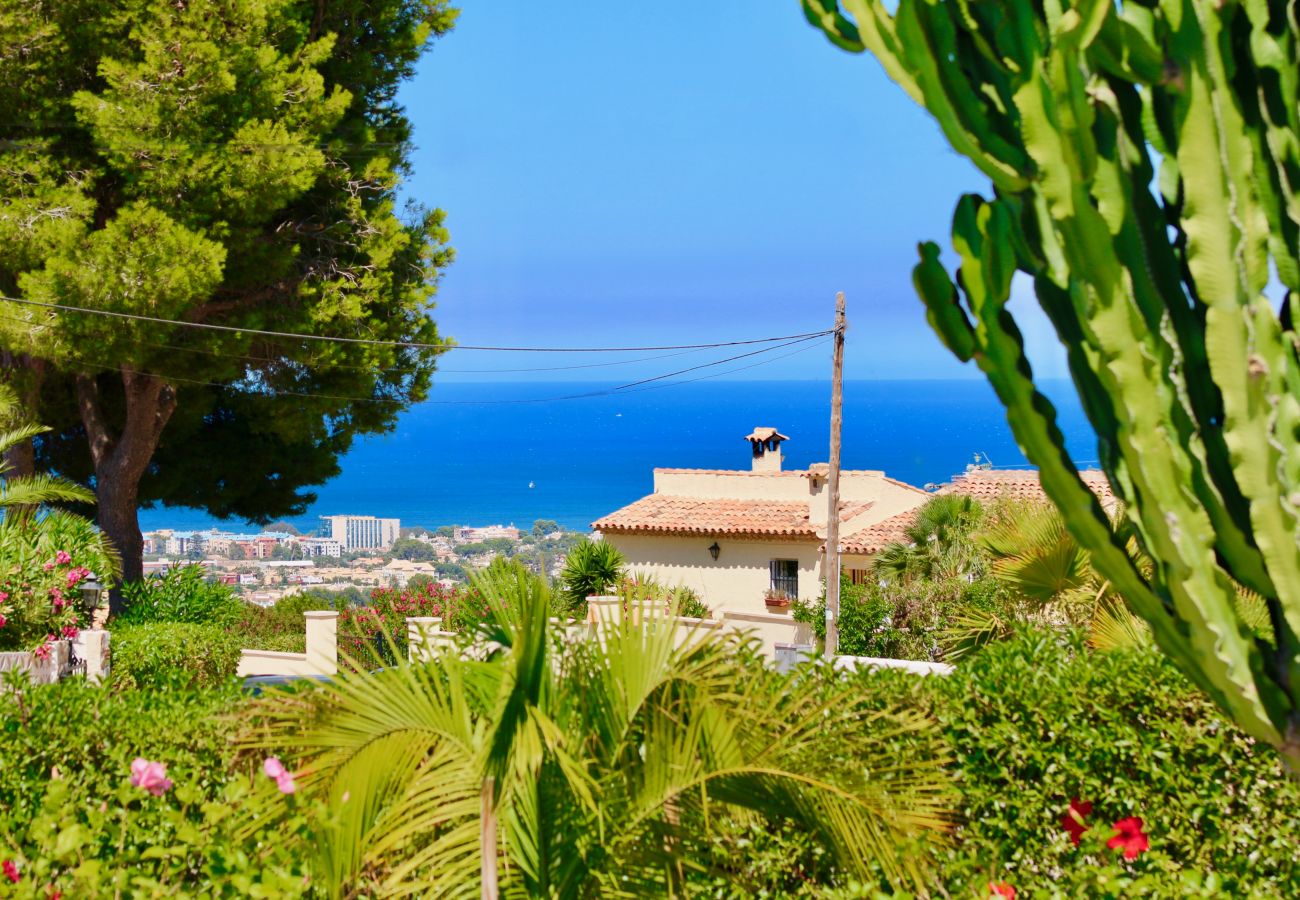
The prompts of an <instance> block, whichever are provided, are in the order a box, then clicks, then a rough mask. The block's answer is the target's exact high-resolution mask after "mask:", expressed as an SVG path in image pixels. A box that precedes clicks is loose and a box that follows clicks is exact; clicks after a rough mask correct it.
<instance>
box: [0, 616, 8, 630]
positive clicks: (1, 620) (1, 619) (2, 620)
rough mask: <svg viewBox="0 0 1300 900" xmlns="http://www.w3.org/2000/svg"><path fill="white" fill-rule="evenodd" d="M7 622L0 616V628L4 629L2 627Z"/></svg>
mask: <svg viewBox="0 0 1300 900" xmlns="http://www.w3.org/2000/svg"><path fill="white" fill-rule="evenodd" d="M8 621H9V620H8V619H6V618H5V617H4V616H0V628H4V627H5V623H6V622H8Z"/></svg>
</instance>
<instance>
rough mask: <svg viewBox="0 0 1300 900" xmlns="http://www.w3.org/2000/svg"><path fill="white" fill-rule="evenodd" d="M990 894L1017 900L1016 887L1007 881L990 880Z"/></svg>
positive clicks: (1007, 899) (1008, 899)
mask: <svg viewBox="0 0 1300 900" xmlns="http://www.w3.org/2000/svg"><path fill="white" fill-rule="evenodd" d="M989 896H990V897H1002V898H1004V900H1016V889H1015V888H1013V887H1012V886H1011V885H1009V884H1007V883H1006V882H1005V881H990V882H989Z"/></svg>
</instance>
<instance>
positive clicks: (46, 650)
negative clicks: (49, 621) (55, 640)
mask: <svg viewBox="0 0 1300 900" xmlns="http://www.w3.org/2000/svg"><path fill="white" fill-rule="evenodd" d="M32 655H33V656H35V657H36V658H37V659H49V658H50V644H49V641H48V640H47V641H46V643H44V644H41V645H40V646H39V647H37V648H36V649H35V650H33V651H32Z"/></svg>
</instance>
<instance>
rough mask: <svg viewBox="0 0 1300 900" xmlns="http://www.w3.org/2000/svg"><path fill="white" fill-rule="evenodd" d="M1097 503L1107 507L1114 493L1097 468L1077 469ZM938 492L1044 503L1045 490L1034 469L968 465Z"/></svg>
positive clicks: (1111, 501)
mask: <svg viewBox="0 0 1300 900" xmlns="http://www.w3.org/2000/svg"><path fill="white" fill-rule="evenodd" d="M1079 477H1080V478H1082V479H1083V483H1084V484H1086V485H1087V486H1088V487H1089V489H1091V490H1092V492H1093V493H1094V494H1096V495H1097V499H1098V500H1100V501H1101V505H1102V506H1105V507H1111V506H1113V505H1114V504H1115V495H1114V493H1113V492H1112V491H1111V489H1110V482H1109V481H1107V480H1106V473H1105V472H1103V471H1101V470H1100V469H1083V470H1081V471H1080V472H1079ZM938 492H939V493H940V494H965V495H966V496H968V497H974V498H975V499H977V500H998V499H1010V500H1037V501H1041V502H1044V503H1046V502H1047V494H1045V493H1043V486H1042V485H1041V484H1039V482H1038V470H1037V469H972V470H971V471H969V472H965V473H963V474H961V475H958V476H957V477H955V478H953V480H952V481H951V482H949V483H948V484H945V485H944V486H943V487H941V488H939V491H938Z"/></svg>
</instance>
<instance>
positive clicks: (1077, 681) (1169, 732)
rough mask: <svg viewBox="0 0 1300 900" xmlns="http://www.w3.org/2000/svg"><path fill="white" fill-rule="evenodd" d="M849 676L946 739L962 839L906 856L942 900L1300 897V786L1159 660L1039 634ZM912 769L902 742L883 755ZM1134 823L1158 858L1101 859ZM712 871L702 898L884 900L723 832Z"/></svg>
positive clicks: (790, 847)
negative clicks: (1119, 832) (1068, 826)
mask: <svg viewBox="0 0 1300 900" xmlns="http://www.w3.org/2000/svg"><path fill="white" fill-rule="evenodd" d="M830 677H832V676H830V675H829V674H828V673H827V672H825V671H824V668H818V669H804V670H802V671H799V672H796V673H795V674H794V675H793V676H792V682H791V684H792V687H797V689H801V690H820V689H821V688H822V687H823V686H825V685H826V683H827V679H829V678H830ZM834 677H842V676H834ZM848 677H851V678H853V679H855V680H856V681H857V683H858V684H859V685H860V687H861V696H862V698H863V701H864V703H865V704H867V706H868V707H869V708H873V709H888V708H893V707H897V706H905V707H911V708H919V709H921V710H923V711H925V712H927V713H928V714H929V715H930V716H932V717H933V718H934V720H935V722H936V726H937V727H938V728H940V729H941V730H942V732H943V734H944V735H945V737H946V743H947V746H948V752H949V754H950V756H951V763H950V764H949V767H948V768H949V771H950V773H951V775H952V778H953V798H952V805H953V809H954V810H955V812H956V816H955V827H954V828H953V830H952V833H951V834H950V835H949V836H948V839H947V840H946V841H945V842H943V843H942V844H941V845H939V846H937V847H935V848H933V849H931V850H928V851H927V850H925V849H924V848H917V847H912V848H908V850H907V852H909V853H913V854H918V855H921V856H925V857H928V858H929V860H930V868H931V872H932V875H931V883H932V885H933V886H934V892H935V893H936V894H937V895H939V896H945V895H947V896H952V897H980V898H983V897H987V896H989V891H988V885H989V883H990V882H1006V883H1008V884H1010V885H1012V886H1013V887H1014V888H1015V889H1016V892H1017V893H1016V896H1017V897H1018V898H1019V900H1025V898H1037V897H1042V898H1073V897H1089V898H1128V897H1249V898H1265V897H1268V898H1281V897H1300V855H1298V851H1297V844H1296V835H1300V783H1298V782H1297V781H1296V780H1293V779H1292V778H1290V777H1288V775H1287V774H1286V772H1285V770H1284V769H1283V767H1282V764H1281V762H1280V760H1279V759H1278V757H1277V755H1276V754H1275V753H1274V752H1273V751H1272V750H1271V749H1270V748H1268V747H1266V746H1263V745H1260V744H1257V743H1256V742H1254V741H1253V740H1252V739H1251V738H1249V737H1247V736H1246V735H1245V734H1243V733H1242V732H1241V731H1239V730H1238V729H1237V728H1235V727H1234V726H1232V725H1231V724H1230V723H1228V722H1227V721H1225V720H1224V719H1223V718H1221V717H1220V716H1219V715H1218V713H1217V712H1216V711H1215V709H1214V707H1213V706H1212V705H1211V704H1210V703H1209V702H1208V701H1207V700H1206V699H1205V698H1204V697H1203V696H1202V695H1201V694H1200V693H1199V692H1197V691H1196V690H1194V689H1193V688H1192V687H1191V686H1190V685H1189V684H1188V683H1187V682H1186V680H1185V679H1184V678H1183V677H1182V676H1181V675H1180V674H1178V673H1177V672H1176V671H1175V670H1174V668H1173V667H1172V666H1171V665H1170V664H1169V663H1168V662H1166V661H1165V659H1164V658H1163V657H1161V656H1159V655H1157V654H1155V653H1152V652H1148V651H1130V652H1122V653H1119V652H1116V653H1096V652H1092V651H1089V650H1088V649H1087V648H1086V647H1085V646H1084V642H1083V638H1082V636H1081V635H1075V634H1072V635H1068V636H1065V637H1062V636H1061V635H1060V634H1057V633H1044V632H1027V633H1024V634H1021V635H1019V636H1018V637H1016V638H1015V639H1013V640H1008V641H1003V642H998V643H995V644H993V645H990V646H989V647H988V648H986V649H985V650H983V651H981V652H979V653H977V654H974V655H972V656H971V657H970V658H969V659H966V660H963V661H962V662H961V663H959V664H958V666H957V669H956V672H955V673H954V674H953V675H951V676H948V677H939V676H930V677H918V676H915V675H910V674H907V673H904V672H899V671H897V670H890V671H875V672H862V673H855V674H853V675H850V676H848ZM825 752H827V753H830V754H836V755H842V754H852V753H853V752H854V750H853V748H848V747H827V748H825ZM912 752H915V748H914V747H909V745H908V742H907V741H906V740H903V739H898V740H896V741H895V742H894V746H893V747H892V748H891V751H890V752H889V753H888V754H887V756H889V757H890V758H893V757H896V756H902V755H906V754H908V753H912ZM888 763H889V759H869V758H864V759H863V760H862V765H863V766H864V767H866V768H867V769H869V770H870V769H876V770H879V769H881V768H882V766H887V765H888ZM1074 797H1078V798H1080V799H1081V800H1084V801H1088V802H1091V803H1092V805H1093V806H1092V814H1091V815H1090V816H1088V818H1087V824H1088V825H1090V826H1091V830H1090V832H1089V833H1088V834H1086V835H1085V836H1084V840H1083V842H1082V843H1081V845H1080V846H1078V847H1075V846H1074V845H1073V844H1072V843H1071V842H1070V839H1069V837H1068V835H1067V833H1066V831H1065V828H1064V827H1063V826H1062V824H1061V817H1062V816H1063V815H1064V814H1065V812H1066V810H1067V808H1068V806H1069V803H1070V800H1071V799H1072V798H1074ZM1131 816H1136V817H1139V818H1141V819H1142V820H1143V821H1144V823H1145V826H1144V830H1145V832H1146V834H1147V835H1148V836H1149V838H1150V849H1149V850H1148V851H1147V852H1145V853H1143V854H1142V855H1141V856H1139V857H1138V858H1137V859H1136V860H1134V861H1132V862H1126V861H1124V860H1123V859H1121V858H1120V855H1119V854H1118V852H1117V851H1113V850H1108V849H1107V848H1106V847H1105V842H1106V840H1107V839H1109V838H1110V837H1111V836H1112V835H1113V834H1114V830H1113V828H1112V825H1113V823H1115V822H1116V821H1118V820H1120V819H1123V818H1127V817H1131ZM700 862H701V863H703V864H704V865H706V866H712V867H713V868H714V871H712V872H709V873H707V874H702V875H701V878H700V881H699V882H698V887H699V888H700V889H701V891H700V893H702V894H707V895H709V896H714V897H751V896H768V897H781V896H819V897H823V896H834V897H844V898H849V897H877V896H880V894H878V893H877V891H878V888H877V886H876V885H865V886H864V885H845V884H842V883H837V875H836V873H835V872H834V871H833V870H831V869H830V868H829V861H828V859H827V858H826V855H825V854H824V853H822V852H820V848H818V847H816V846H815V845H814V844H812V843H810V842H809V841H808V840H807V839H806V838H805V837H803V836H801V835H797V834H793V833H790V832H789V831H788V830H787V831H786V832H782V831H781V830H780V829H775V830H772V831H771V832H761V833H760V832H756V831H755V830H754V829H752V828H750V827H747V826H742V827H737V828H730V829H728V828H726V827H721V828H719V829H718V837H717V841H716V845H715V852H714V853H713V854H712V855H711V858H710V859H707V860H700ZM940 889H941V890H940Z"/></svg>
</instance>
